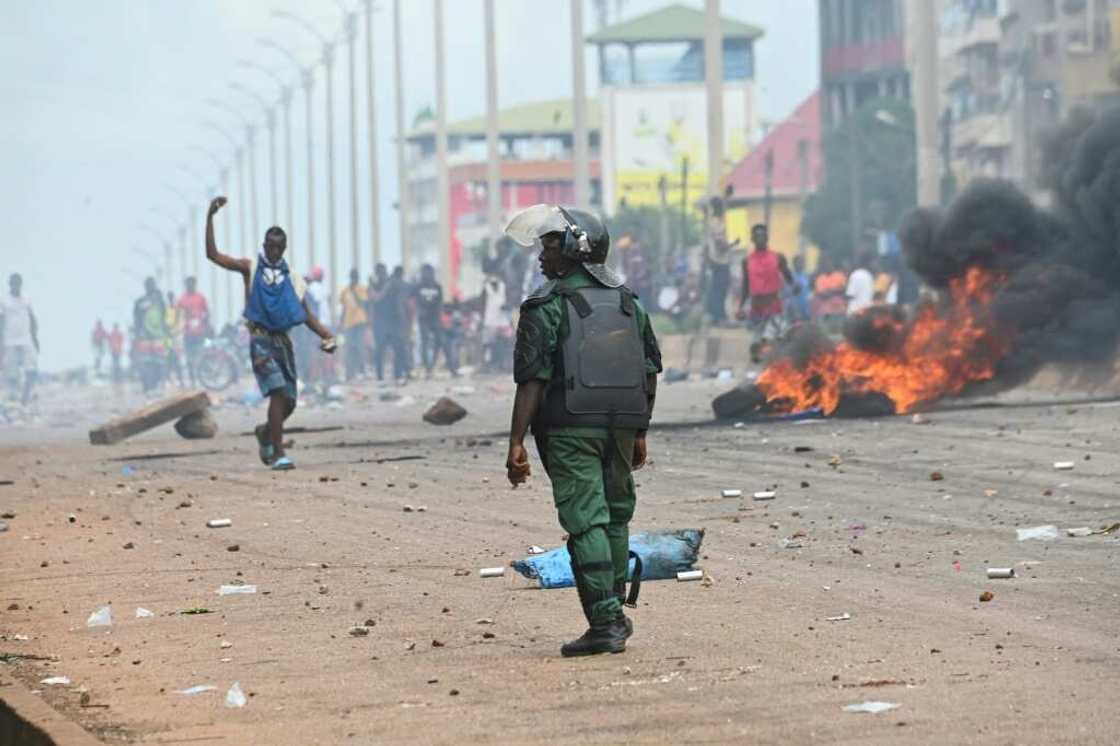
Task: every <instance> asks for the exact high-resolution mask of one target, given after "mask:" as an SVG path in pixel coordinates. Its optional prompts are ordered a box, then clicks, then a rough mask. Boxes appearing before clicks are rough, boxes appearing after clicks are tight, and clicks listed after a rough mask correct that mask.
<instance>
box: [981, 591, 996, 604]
mask: <svg viewBox="0 0 1120 746" xmlns="http://www.w3.org/2000/svg"><path fill="white" fill-rule="evenodd" d="M995 597H996V594H994V593H992V592H991V591H984V592H983V593H981V594H980V603H982V604H986V603H988V602H989V601H991V600H992V599H993V598H995Z"/></svg>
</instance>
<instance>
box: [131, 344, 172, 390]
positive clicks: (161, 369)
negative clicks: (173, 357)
mask: <svg viewBox="0 0 1120 746" xmlns="http://www.w3.org/2000/svg"><path fill="white" fill-rule="evenodd" d="M167 367H168V366H167V346H166V344H164V342H163V341H162V340H157V339H138V340H136V341H135V342H134V343H133V346H132V369H133V371H134V372H135V374H136V377H137V378H138V379H139V380H140V385H141V386H142V387H143V389H144V393H145V394H147V393H150V392H152V391H155V390H156V389H158V388H159V387H160V386H161V385H162V384H163V379H164V378H165V377H166V376H167V372H168V371H167Z"/></svg>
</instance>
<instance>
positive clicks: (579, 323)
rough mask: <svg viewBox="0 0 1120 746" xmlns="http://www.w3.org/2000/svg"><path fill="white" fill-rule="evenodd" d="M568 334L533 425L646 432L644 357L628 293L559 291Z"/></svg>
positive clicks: (647, 409) (600, 289) (624, 291)
mask: <svg viewBox="0 0 1120 746" xmlns="http://www.w3.org/2000/svg"><path fill="white" fill-rule="evenodd" d="M558 292H559V293H560V294H561V295H562V296H563V297H564V311H565V314H566V317H567V335H566V336H565V337H564V338H563V339H562V340H560V358H561V359H560V360H559V361H558V363H559V364H558V365H557V367H556V368H555V372H556V375H554V376H553V379H552V381H551V383H550V384H549V386H548V389H547V390H546V392H545V398H544V402H543V403H542V405H541V409H540V412H539V414H538V416H537V421H536V423H534V424H537V425H540V426H543V427H544V428H549V427H618V428H626V429H636V430H644V429H645V428H647V427H649V397H648V390H647V384H646V356H645V347H644V345H643V343H642V332H641V329H639V328H638V315H637V313H636V309H635V306H634V296H633V294H632V293H631V292H630V291H629V290H627V289H626V288H600V287H592V288H581V289H580V290H563V291H558Z"/></svg>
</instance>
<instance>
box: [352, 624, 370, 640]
mask: <svg viewBox="0 0 1120 746" xmlns="http://www.w3.org/2000/svg"><path fill="white" fill-rule="evenodd" d="M348 634H349V635H350V636H351V637H369V627H367V626H365V625H363V624H356V625H354V626H353V627H351V628H350V632H349V633H348Z"/></svg>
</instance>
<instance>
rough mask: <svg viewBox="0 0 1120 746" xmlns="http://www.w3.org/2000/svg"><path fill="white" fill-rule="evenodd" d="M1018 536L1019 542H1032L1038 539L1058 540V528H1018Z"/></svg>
mask: <svg viewBox="0 0 1120 746" xmlns="http://www.w3.org/2000/svg"><path fill="white" fill-rule="evenodd" d="M1015 532H1016V534H1018V537H1019V541H1030V540H1031V539H1037V540H1038V541H1051V540H1052V539H1057V538H1058V527H1057V526H1034V527H1032V528H1018V529H1015Z"/></svg>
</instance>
